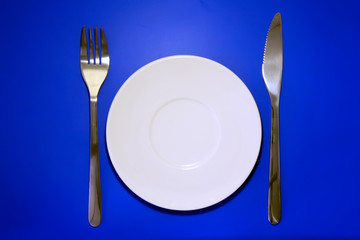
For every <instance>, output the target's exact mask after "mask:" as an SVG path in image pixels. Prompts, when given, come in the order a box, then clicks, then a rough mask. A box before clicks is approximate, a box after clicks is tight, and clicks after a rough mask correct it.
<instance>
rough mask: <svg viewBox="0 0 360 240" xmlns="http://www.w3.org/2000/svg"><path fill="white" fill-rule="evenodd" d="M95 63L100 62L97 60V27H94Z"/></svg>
mask: <svg viewBox="0 0 360 240" xmlns="http://www.w3.org/2000/svg"><path fill="white" fill-rule="evenodd" d="M94 35H95V64H100V60H99V37H98V31H97V27H95V32H94Z"/></svg>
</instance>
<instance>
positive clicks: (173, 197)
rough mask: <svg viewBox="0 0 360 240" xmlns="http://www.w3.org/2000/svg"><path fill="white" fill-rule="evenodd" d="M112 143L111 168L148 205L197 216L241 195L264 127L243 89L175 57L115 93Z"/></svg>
mask: <svg viewBox="0 0 360 240" xmlns="http://www.w3.org/2000/svg"><path fill="white" fill-rule="evenodd" d="M106 140H107V147H108V152H109V155H110V158H111V161H112V163H113V166H114V168H115V170H116V172H117V173H118V175H119V176H120V178H121V179H122V180H123V182H124V183H125V184H126V185H127V186H128V187H129V188H130V189H131V190H132V191H133V192H134V193H135V194H137V195H138V196H139V197H141V198H142V199H144V200H146V201H148V202H150V203H152V204H154V205H156V206H159V207H162V208H166V209H172V210H196V209H201V208H205V207H208V206H211V205H213V204H216V203H218V202H220V201H222V200H223V199H225V198H227V197H228V196H230V195H231V194H232V193H233V192H235V191H236V190H237V189H238V188H239V187H240V186H241V185H242V184H243V183H244V182H245V180H246V178H247V177H248V176H249V174H250V173H251V171H252V169H253V167H254V165H255V163H256V160H257V157H258V154H259V149H260V143H261V121H260V115H259V111H258V108H257V106H256V103H255V101H254V99H253V97H252V95H251V93H250V91H249V90H248V88H247V87H246V86H245V84H244V83H243V82H242V81H241V80H240V79H239V78H238V77H237V76H236V75H235V74H234V73H233V72H231V71H230V70H229V69H227V68H226V67H224V66H223V65H221V64H219V63H216V62H214V61H212V60H209V59H206V58H202V57H196V56H182V55H181V56H171V57H166V58H162V59H159V60H156V61H154V62H151V63H149V64H147V65H146V66H144V67H142V68H141V69H139V70H138V71H137V72H135V73H134V74H133V75H132V76H130V78H129V79H128V80H127V81H126V82H125V83H124V85H123V86H122V87H121V88H120V90H119V92H118V93H117V94H116V96H115V98H114V100H113V102H112V105H111V108H110V111H109V116H108V119H107V126H106Z"/></svg>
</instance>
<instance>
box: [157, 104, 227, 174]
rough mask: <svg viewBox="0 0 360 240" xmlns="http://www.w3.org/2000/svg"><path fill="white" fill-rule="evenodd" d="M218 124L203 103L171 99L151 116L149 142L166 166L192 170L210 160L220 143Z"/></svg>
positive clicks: (212, 113) (213, 114) (211, 112)
mask: <svg viewBox="0 0 360 240" xmlns="http://www.w3.org/2000/svg"><path fill="white" fill-rule="evenodd" d="M220 135H221V133H220V124H219V121H218V119H217V117H216V115H215V113H214V112H213V111H211V109H210V108H209V107H207V106H206V105H205V104H203V103H201V102H199V101H197V100H194V99H189V98H180V99H174V100H171V101H169V102H167V103H165V104H164V105H162V106H161V107H160V108H159V109H158V110H157V111H156V112H155V114H154V116H153V119H152V121H151V124H150V141H151V144H152V146H153V149H154V151H155V152H156V153H157V155H158V156H159V157H160V158H161V159H162V160H164V161H165V162H166V163H167V164H169V165H171V166H173V167H176V168H181V169H192V168H195V167H198V166H200V165H201V164H203V163H204V162H205V161H207V160H208V159H210V158H211V157H212V156H213V155H214V153H215V152H216V150H217V147H218V145H219V142H220Z"/></svg>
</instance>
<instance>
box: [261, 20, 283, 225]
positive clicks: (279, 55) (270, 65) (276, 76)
mask: <svg viewBox="0 0 360 240" xmlns="http://www.w3.org/2000/svg"><path fill="white" fill-rule="evenodd" d="M282 70H283V40H282V23H281V14H280V13H277V14H275V16H274V18H273V20H272V22H271V24H270V27H269V30H268V34H267V37H266V43H265V51H264V58H263V64H262V75H263V78H264V82H265V85H266V88H267V90H268V93H269V96H270V101H271V111H272V114H271V140H270V164H269V193H268V218H269V221H270V223H271V224H278V223H279V221H280V219H281V193H280V138H279V102H280V90H281V82H282Z"/></svg>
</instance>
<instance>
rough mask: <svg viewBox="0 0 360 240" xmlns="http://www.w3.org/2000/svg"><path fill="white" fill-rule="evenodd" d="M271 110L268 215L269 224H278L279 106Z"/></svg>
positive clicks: (279, 198) (279, 216)
mask: <svg viewBox="0 0 360 240" xmlns="http://www.w3.org/2000/svg"><path fill="white" fill-rule="evenodd" d="M271 110H272V111H271V112H272V116H271V141H270V166H269V196H268V213H269V221H270V223H271V224H278V223H279V221H280V218H281V194H280V138H279V137H280V135H279V105H275V106H271Z"/></svg>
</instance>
